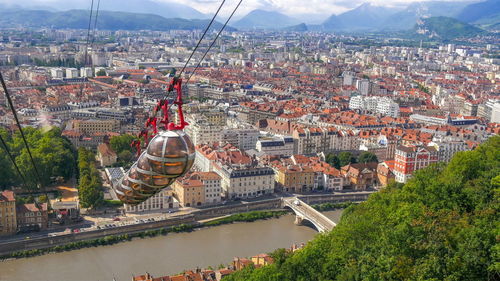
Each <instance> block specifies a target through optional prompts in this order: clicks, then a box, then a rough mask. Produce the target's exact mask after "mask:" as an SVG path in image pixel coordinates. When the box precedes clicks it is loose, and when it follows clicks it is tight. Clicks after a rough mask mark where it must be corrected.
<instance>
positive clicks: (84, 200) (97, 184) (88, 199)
mask: <svg viewBox="0 0 500 281" xmlns="http://www.w3.org/2000/svg"><path fill="white" fill-rule="evenodd" d="M94 159H95V155H94V154H93V153H92V152H90V151H88V150H87V149H85V148H80V149H79V150H78V169H79V174H80V180H79V185H78V196H79V198H80V205H81V206H82V207H83V208H95V207H98V206H101V205H102V204H103V202H104V193H103V191H102V180H101V176H100V174H99V171H98V170H97V168H96V166H95V161H94Z"/></svg>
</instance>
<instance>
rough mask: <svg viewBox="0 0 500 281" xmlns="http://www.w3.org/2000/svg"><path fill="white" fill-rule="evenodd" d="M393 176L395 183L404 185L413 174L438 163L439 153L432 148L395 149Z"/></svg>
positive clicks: (400, 147) (406, 147) (411, 147)
mask: <svg viewBox="0 0 500 281" xmlns="http://www.w3.org/2000/svg"><path fill="white" fill-rule="evenodd" d="M394 160H395V163H394V175H395V176H396V181H397V182H401V183H406V182H407V181H408V179H410V178H411V176H412V174H413V172H415V171H416V170H420V169H423V168H425V167H427V166H429V165H430V164H433V163H437V162H438V161H439V152H438V151H437V149H436V148H435V147H433V146H403V145H400V146H398V147H397V148H396V153H395V159H394Z"/></svg>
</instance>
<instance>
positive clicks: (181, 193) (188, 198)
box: [172, 174, 205, 207]
mask: <svg viewBox="0 0 500 281" xmlns="http://www.w3.org/2000/svg"><path fill="white" fill-rule="evenodd" d="M172 188H173V192H174V194H175V197H176V198H177V200H179V203H180V204H181V206H182V207H195V206H201V205H204V204H205V188H204V185H203V182H202V181H201V180H200V177H199V176H198V175H196V174H194V175H190V176H185V177H183V178H181V179H177V180H176V181H175V182H174V183H173V184H172Z"/></svg>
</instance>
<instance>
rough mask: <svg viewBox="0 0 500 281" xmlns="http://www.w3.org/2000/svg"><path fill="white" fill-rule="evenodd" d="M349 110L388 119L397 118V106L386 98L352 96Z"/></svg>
mask: <svg viewBox="0 0 500 281" xmlns="http://www.w3.org/2000/svg"><path fill="white" fill-rule="evenodd" d="M349 108H350V109H359V110H366V111H370V112H373V113H377V114H382V115H385V116H390V117H394V118H396V117H399V104H397V103H396V102H394V101H393V100H391V99H390V98H388V97H377V96H372V97H364V96H354V97H351V99H350V100H349Z"/></svg>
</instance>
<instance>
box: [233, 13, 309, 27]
mask: <svg viewBox="0 0 500 281" xmlns="http://www.w3.org/2000/svg"><path fill="white" fill-rule="evenodd" d="M297 24H300V21H299V20H297V19H294V18H292V17H289V16H287V15H284V14H282V13H278V12H270V11H264V10H253V11H251V12H250V13H248V14H247V15H246V16H244V17H243V18H242V19H240V20H239V21H237V22H235V23H234V24H233V26H234V27H237V28H241V29H281V28H285V27H288V26H293V25H297Z"/></svg>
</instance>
